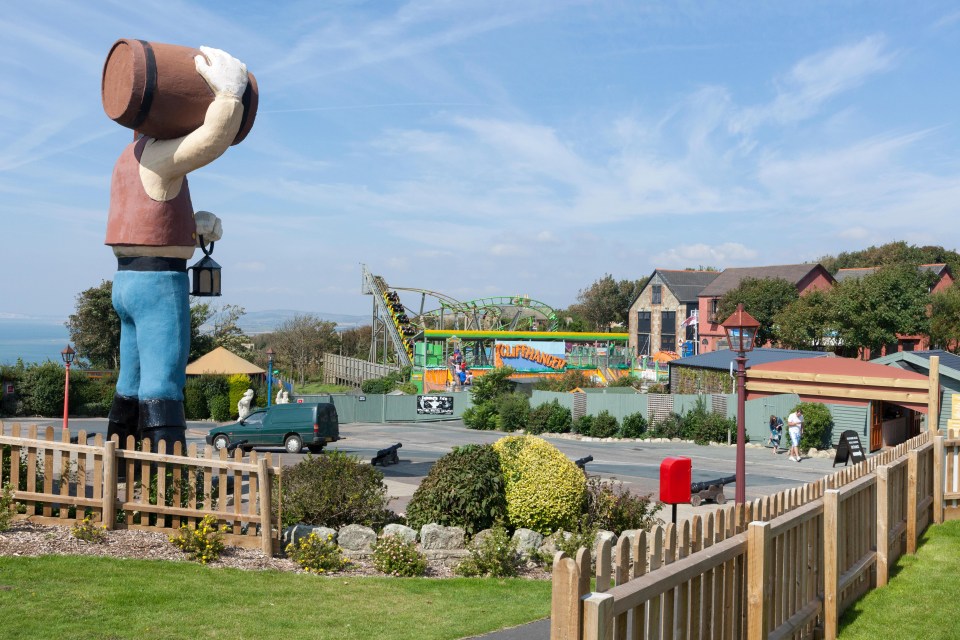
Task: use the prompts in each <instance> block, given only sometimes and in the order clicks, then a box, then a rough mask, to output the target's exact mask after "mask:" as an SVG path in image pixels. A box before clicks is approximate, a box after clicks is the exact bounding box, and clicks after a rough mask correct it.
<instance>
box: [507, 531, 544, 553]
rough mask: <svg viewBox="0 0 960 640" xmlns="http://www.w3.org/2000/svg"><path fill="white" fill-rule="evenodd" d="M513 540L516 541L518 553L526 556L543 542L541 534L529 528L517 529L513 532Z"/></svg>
mask: <svg viewBox="0 0 960 640" xmlns="http://www.w3.org/2000/svg"><path fill="white" fill-rule="evenodd" d="M513 541H514V542H516V543H517V551H518V552H519V553H520V555H521V556H523V557H528V556H529V555H530V554H531V553H533V552H534V551H536V550H537V549H539V548H540V545H542V544H543V535H542V534H540V533H538V532H536V531H533V530H531V529H517V530H516V531H514V533H513Z"/></svg>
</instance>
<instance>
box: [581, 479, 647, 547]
mask: <svg viewBox="0 0 960 640" xmlns="http://www.w3.org/2000/svg"><path fill="white" fill-rule="evenodd" d="M662 507H663V505H662V504H661V503H659V502H654V501H653V500H652V499H651V495H650V494H647V495H644V496H638V495H634V494H632V493H630V491H629V490H627V489H624V488H623V482H621V481H619V480H616V479H615V478H614V479H610V480H601V479H600V478H598V477H596V476H591V477H590V478H589V479H588V480H587V491H586V509H585V510H586V517H587V522H588V523H589V524H590V525H591V526H593V527H595V528H596V529H606V530H608V531H613V532H614V533H616V534H620V533H621V532H623V531H627V530H629V529H643V530H644V531H649V530H650V529H651V528H653V526H654V525H655V524H657V523H659V519H658V518H657V517H656V513H657V512H658V511H660V509H661V508H662Z"/></svg>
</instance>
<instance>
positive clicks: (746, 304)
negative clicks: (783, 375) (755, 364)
mask: <svg viewBox="0 0 960 640" xmlns="http://www.w3.org/2000/svg"><path fill="white" fill-rule="evenodd" d="M797 298H798V294H797V287H796V286H794V284H793V283H791V282H788V281H787V280H784V279H783V278H744V279H743V280H741V281H740V286H738V287H737V288H736V289H731V290H730V291H728V292H727V293H726V294H724V296H723V297H722V298H720V305H719V307H718V309H717V315H718V316H719V318H720V320H721V321H723V320H726V319H727V318H728V317H730V314H732V313H733V312H734V311H736V309H737V305H738V304H743V308H744V310H746V312H747V313H749V314H750V315H752V316H753V317H754V318H756V320H757V322H759V323H760V328H759V329H757V337H756V340H755V343H756V346H758V347H761V346H763V345H764V344H766V343H767V342H773V341H775V340H776V338H777V333H776V325H775V321H774V318H775V317H776V316H777V314H778V313H780V312H781V311H783V309H785V308H786V307H787V305H789V304H790V303H792V302H794V301H795V300H796V299H797Z"/></svg>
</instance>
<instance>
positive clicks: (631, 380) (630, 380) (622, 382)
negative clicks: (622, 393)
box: [607, 374, 640, 388]
mask: <svg viewBox="0 0 960 640" xmlns="http://www.w3.org/2000/svg"><path fill="white" fill-rule="evenodd" d="M607 386H608V387H633V388H636V387H639V386H640V379H639V378H637V377H636V376H634V375H633V374H628V375H625V376H621V377H619V378H617V379H616V380H614V381H613V382H611V383H610V384H608V385H607Z"/></svg>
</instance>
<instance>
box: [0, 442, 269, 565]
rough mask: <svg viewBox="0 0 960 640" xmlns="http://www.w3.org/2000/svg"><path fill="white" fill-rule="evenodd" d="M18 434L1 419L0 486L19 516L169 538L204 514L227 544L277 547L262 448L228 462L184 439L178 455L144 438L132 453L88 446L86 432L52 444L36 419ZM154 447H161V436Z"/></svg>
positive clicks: (266, 457) (265, 548)
mask: <svg viewBox="0 0 960 640" xmlns="http://www.w3.org/2000/svg"><path fill="white" fill-rule="evenodd" d="M22 431H23V430H22V429H21V427H20V425H19V424H14V425H12V430H11V435H9V436H8V435H6V429H5V428H4V427H3V424H2V423H0V470H2V472H0V484H7V483H9V484H10V486H11V487H12V489H13V496H14V499H15V501H16V502H18V503H20V504H21V505H23V506H22V510H23V513H20V514H19V515H17V516H16V518H17V519H27V520H30V521H31V522H39V523H43V524H70V523H73V522H78V521H80V520H83V518H84V516H85V515H88V514H89V515H93V516H94V517H95V519H96V520H98V521H99V522H100V523H101V524H103V525H104V526H106V527H107V528H108V529H142V530H149V531H159V532H163V533H167V534H170V533H175V532H177V531H178V530H179V528H180V526H181V525H182V524H190V525H194V526H196V524H197V523H198V522H199V521H200V520H201V519H203V517H204V516H207V515H212V516H214V517H215V518H216V519H217V521H218V524H220V525H227V526H228V527H229V531H228V532H227V533H226V534H225V535H224V540H225V541H226V542H228V543H229V544H232V545H236V546H241V547H249V548H260V549H262V550H263V552H264V553H266V554H268V555H270V554H272V553H273V551H274V550H275V547H278V546H279V540H278V534H277V531H276V530H275V529H279V527H276V528H275V527H274V526H273V525H274V523H275V522H277V521H278V518H274V516H273V514H272V507H271V493H272V479H271V477H272V476H275V475H277V473H278V470H277V469H275V468H273V467H272V459H271V456H270V454H269V453H268V454H266V455H264V456H262V457H258V456H257V454H256V453H255V452H254V453H251V454H250V457H249V460H247V461H244V459H243V457H242V455H243V454H242V452H241V451H240V450H237V451H235V453H234V457H233V459H228V458H227V453H226V451H224V450H220V451H219V452H217V453H214V451H213V449H212V448H211V447H205V450H204V452H203V453H202V454H201V453H200V452H199V451H198V450H197V446H196V445H195V444H191V445H189V446H188V447H187V454H186V455H180V451H181V445H180V443H176V444H175V446H174V453H173V455H165V454H161V453H152V452H151V443H150V441H149V440H148V439H147V440H144V441H143V442H142V444H141V448H140V450H135V448H134V443H133V438H132V437H131V438H129V439H128V442H127V448H126V449H120V448H119V447H118V443H117V442H116V440H109V441H106V442H105V441H104V439H103V435H102V434H97V435H95V436H93V439H94V444H93V445H88V444H86V442H87V440H88V438H87V434H86V432H84V431H80V432H79V433H78V434H77V438H76V443H71V442H70V432H69V431H61V437H60V440H57V439H56V438H55V437H54V427H50V426H48V427H46V428H44V429H43V434H42V437H40V438H38V434H37V426H36V425H30V426H29V427H28V428H27V429H26V433H25V434H23V433H22ZM7 447H9V449H7ZM157 449H158V450H163V442H162V441H161V443H160V446H158V447H157Z"/></svg>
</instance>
